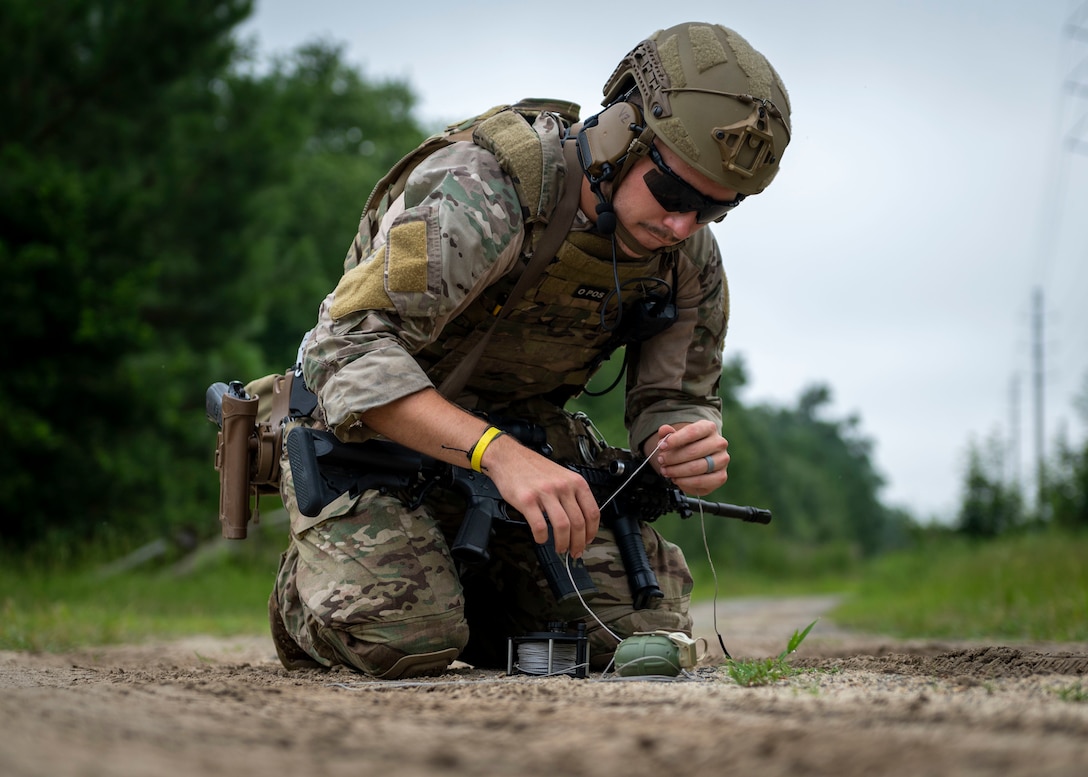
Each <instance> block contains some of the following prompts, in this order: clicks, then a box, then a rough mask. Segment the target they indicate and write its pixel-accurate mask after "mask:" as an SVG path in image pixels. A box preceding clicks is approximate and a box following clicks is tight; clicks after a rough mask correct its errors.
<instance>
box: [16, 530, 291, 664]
mask: <svg viewBox="0 0 1088 777" xmlns="http://www.w3.org/2000/svg"><path fill="white" fill-rule="evenodd" d="M246 543H250V544H249V545H248V546H247V545H246ZM246 543H232V544H231V545H230V546H228V549H227V550H226V551H224V550H222V549H221V550H220V552H218V553H215V554H213V555H212V556H211V557H209V558H206V559H204V561H203V562H202V563H201V564H199V565H198V566H197V567H196V568H195V569H193V570H191V571H187V572H185V573H181V572H178V571H177V569H176V567H174V566H173V565H172V564H165V563H163V564H159V565H158V568H155V567H154V566H152V568H149V569H144V568H142V567H141V568H140V570H138V571H131V572H125V573H122V574H117V575H113V576H103V575H102V574H101V570H102V565H101V564H94V563H89V562H84V563H83V564H82V565H80V566H79V567H78V568H73V567H71V566H66V567H64V568H60V567H56V566H53V567H50V566H49V565H47V564H42V563H40V561H38V562H37V563H31V562H30V561H28V560H26V559H10V558H9V559H6V560H5V561H4V563H0V650H28V651H44V652H57V651H63V650H68V649H71V648H75V647H81V646H89V645H109V644H117V643H126V642H139V641H143V640H147V639H153V638H171V637H181V636H187V635H194V634H212V635H218V636H230V635H237V634H260V633H264V632H266V631H267V630H268V616H267V602H268V594H269V592H270V591H271V588H272V582H273V580H274V577H275V574H276V563H277V561H276V557H277V555H278V554H277V553H274V552H273V551H272V548H271V546H270V545H269V544H268V543H266V542H264V543H262V542H253V541H250V540H247V541H246ZM175 561H176V559H175Z"/></svg>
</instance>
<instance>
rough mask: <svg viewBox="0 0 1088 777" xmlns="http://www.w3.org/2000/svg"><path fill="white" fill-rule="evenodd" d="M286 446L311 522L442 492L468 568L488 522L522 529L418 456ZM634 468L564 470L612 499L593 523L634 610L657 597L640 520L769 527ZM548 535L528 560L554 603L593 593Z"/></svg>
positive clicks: (496, 499) (367, 448)
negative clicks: (460, 500) (365, 504)
mask: <svg viewBox="0 0 1088 777" xmlns="http://www.w3.org/2000/svg"><path fill="white" fill-rule="evenodd" d="M496 425H497V426H501V424H498V423H496ZM508 428H509V427H508ZM519 436H520V435H519ZM286 445H287V455H288V458H289V460H290V463H291V474H292V479H293V481H294V487H295V498H296V500H297V502H298V508H299V511H300V512H301V513H302V514H303V515H306V516H308V517H315V516H317V515H318V514H319V513H320V512H321V510H322V509H324V508H325V506H327V505H328V504H329V503H331V502H332V501H333V500H334V499H336V498H337V497H339V496H340V495H341V494H344V493H346V492H350V493H352V494H359V493H362V492H363V491H366V490H367V489H380V490H382V491H384V492H386V493H395V494H398V495H406V496H407V499H408V504H409V507H410V508H413V509H414V508H415V507H418V506H419V505H420V504H421V503H422V502H423V500H424V498H425V497H426V496H427V494H428V493H429V492H430V490H431V489H432V488H434V487H445V488H447V489H450V490H453V491H456V492H457V493H459V494H461V495H462V496H463V497H464V498H465V499H466V501H467V503H468V507H467V510H466V512H465V518H464V520H463V521H462V523H461V526H460V528H459V529H458V532H457V536H456V538H455V539H454V543H453V545H452V546H451V552H452V554H453V556H454V558H455V559H457V560H458V561H463V562H468V563H472V562H480V561H486V560H487V559H488V558H489V553H488V550H487V546H488V543H489V541H490V538H491V533H492V531H493V528H494V524H495V522H496V521H499V522H505V523H519V524H522V525H523V526H524V525H525V524H524V519H521V518H520V517H519V518H514V517H512V516H511V515H510V514H509V512H508V509H507V508H508V505H507V504H506V502H505V501H503V499H502V496H501V495H500V494H499V491H498V489H497V488H496V487H495V484H494V483H493V482H492V480H491V478H489V477H487V475H484V474H482V473H479V472H474V471H472V470H470V469H466V468H463V467H455V466H453V465H451V464H446V463H445V462H441V461H438V460H436V459H433V458H430V457H428V456H423V455H422V454H419V453H416V452H414V451H412V450H410V449H408V448H405V447H404V446H402V445H398V444H396V443H392V442H388V441H385V440H370V441H368V442H365V443H344V442H341V441H340V440H338V439H337V438H336V437H335V435H333V434H332V433H330V432H327V431H319V430H315V429H310V428H307V427H296V428H294V429H292V430H291V431H290V432H289V433H288V435H287V443H286ZM638 464H639V462H638V461H635V460H620V461H614V462H612V464H611V465H610V466H609V467H608V468H607V469H601V468H596V467H585V466H574V465H568V467H569V469H571V470H573V471H575V472H577V473H578V474H580V475H581V476H582V477H583V478H585V480H586V482H587V483H588V484H589V487H590V490H591V491H592V492H593V495H594V498H596V499H597V501H598V503H604V502H606V501H607V500H609V498H610V497H612V499H611V501H608V503H607V505H606V506H605V507H604V509H603V510H602V511H601V519H602V522H603V523H604V525H605V526H606V527H607V528H609V529H610V530H611V531H612V533H613V534H614V535H615V538H616V543H617V545H618V547H619V550H620V557H621V558H622V560H623V564H624V567H625V570H626V572H627V579H628V583H629V585H630V588H631V594H632V597H633V599H634V606H635V609H647V608H653V607H656V606H657V604H658V603H659V601H660V599H661V598H662V597H663V595H664V594H663V593H662V591H661V588H660V587H659V586H658V582H657V576H656V575H655V574H654V571H653V569H652V568H651V566H650V563H649V560H648V559H647V557H646V548H645V546H644V545H643V542H642V533H641V531H640V528H639V521H640V520H641V521H653V520H656V519H657V518H659V517H660V516H662V515H665V514H668V513H678V514H679V515H680V516H681V517H683V518H686V517H689V516H691V515H693V514H694V513H696V512H703V513H709V514H711V515H719V516H724V517H728V518H737V519H740V520H743V521H747V522H751V523H763V524H766V523H770V521H771V513H770V512H769V511H768V510H762V509H759V508H755V507H741V506H738V505H731V504H725V503H722V502H708V501H705V500H702V499H696V498H693V497H689V496H687V495H686V494H684V493H683V492H682V491H680V490H679V489H678V488H676V487H675V486H673V485H672V484H671V483H670V482H669V481H668V480H666V479H664V478H662V477H661V476H660V475H658V474H657V472H656V471H655V470H653V469H652V468H651V467H650V466H648V465H647V466H645V467H641V468H639V467H638ZM548 531H549V539H548V542H546V543H544V544H536V553H537V558H538V560H539V561H540V563H541V566H542V568H543V571H544V574H545V577H546V578H547V580H548V584H549V586H550V587H551V589H552V592H553V593H554V594H555V596H556V599H557V600H559V601H563V600H565V599H567V598H569V597H571V596H574V595H576V593H575V591H577V592H579V593H583V594H584V593H590V592H593V591H595V590H596V588H595V587H594V586H593V583H592V581H591V580H590V579H589V575H588V573H587V572H586V571H585V567H584V566H583V565H582V564H581V563H577V564H574V565H571V566H569V572H570V574H567V570H568V567H567V566H566V565H565V564H564V562H563V561H562V560H561V559H560V558H559V556H558V554H556V552H555V548H554V544H553V543H552V540H551V536H550V533H551V528H550V527H549V529H548ZM572 578H573V581H572ZM572 583H573V584H572Z"/></svg>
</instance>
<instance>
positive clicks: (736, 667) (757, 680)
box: [725, 621, 816, 688]
mask: <svg viewBox="0 0 1088 777" xmlns="http://www.w3.org/2000/svg"><path fill="white" fill-rule="evenodd" d="M815 625H816V621H813V622H812V623H810V624H808V626H806V627H805V629H804V631H795V632H793V636H792V637H790V641H789V643H788V644H787V645H786V649H785V650H783V651H782V652H781V653H779V654H778V655H777V656H775V657H774V658H760V659H749V658H746V659H741V660H736V659H732V658H731V659H728V660H727V661H726V662H725V670H726V671H727V672H728V673H729V676H730V677H732V678H733V681H734V682H735V683H736V684H737V685H743V686H745V687H748V688H752V687H755V686H757V685H770V684H771V683H775V682H778V681H779V680H784V679H786V678H788V677H793V676H794V675H796V674H800V673H801V671H802V670H800V669H796V668H794V667H792V666H790V664H789V662H788V661H787V659H788V658H789V656H790V654H791V653H794V652H795V651H796V650H797V648H798V647H800V646H801V643H802V642H804V641H805V637H807V636H808V633H809V632H810V631H812V627H813V626H815Z"/></svg>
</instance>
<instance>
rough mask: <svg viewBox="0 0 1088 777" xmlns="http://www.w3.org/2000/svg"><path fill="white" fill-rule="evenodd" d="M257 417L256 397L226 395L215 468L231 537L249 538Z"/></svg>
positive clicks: (222, 513)
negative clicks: (250, 497)
mask: <svg viewBox="0 0 1088 777" xmlns="http://www.w3.org/2000/svg"><path fill="white" fill-rule="evenodd" d="M256 418H257V399H256V398H250V399H242V398H241V397H236V396H234V395H232V394H224V395H223V428H222V429H221V430H220V432H219V439H218V444H217V446H216V452H215V468H216V469H217V470H219V522H220V524H221V528H222V531H223V536H224V537H225V538H227V539H229V540H241V539H245V537H246V525H247V524H248V523H249V519H250V517H252V514H253V511H252V509H251V508H250V503H249V496H250V492H251V491H252V485H251V482H250V463H251V461H252V457H253V446H255V444H256V439H255V437H254V425H255V423H256Z"/></svg>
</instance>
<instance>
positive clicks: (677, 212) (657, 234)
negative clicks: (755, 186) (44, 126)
mask: <svg viewBox="0 0 1088 777" xmlns="http://www.w3.org/2000/svg"><path fill="white" fill-rule="evenodd" d="M654 148H655V149H656V152H657V154H658V159H657V160H655V159H654V158H653V155H652V154H651V155H647V156H645V157H642V158H641V159H639V160H638V161H637V162H635V164H634V165H632V167H631V169H630V170H629V171H628V173H627V175H625V176H624V178H623V180H622V181H620V184H619V186H618V187H617V189H616V192H615V194H614V195H613V198H612V204H613V207H614V208H615V211H616V215H617V217H618V218H619V220H620V221H621V222H622V224H623V226H624V227H625V228H626V229H627V231H628V232H630V233H631V235H632V236H633V237H634V238H635V239H636V240H638V241H639V242H640V243H641V244H642V245H643V246H644V247H645V248H648V249H650V250H654V251H656V250H659V249H662V248H665V247H666V246H671V245H675V244H677V243H679V242H681V241H683V240H686V239H687V238H689V237H691V236H692V235H693V234H695V233H696V232H698V231H699V230H700V229H702V228H703V227H705V226H706V224H707V223H710V222H711V221H714V220H715V219H716V218H720V217H721V216H722V215H724V212H726V211H728V210H729V209H730V206H731V205H732V204H733V203H734V201H737V192H736V191H734V190H732V189H727V188H725V187H724V186H721V185H720V184H717V183H715V182H714V181H711V180H710V179H709V178H707V177H706V176H704V175H702V174H701V173H699V172H697V171H696V170H695V169H694V168H692V167H691V166H690V165H688V164H687V163H686V162H684V161H683V160H682V159H681V158H680V157H678V156H677V155H676V154H674V153H673V152H672V151H671V150H669V148H667V147H666V146H665V145H664V144H661V143H655V144H654ZM740 199H743V198H740ZM700 221H705V223H700ZM621 245H622V241H621ZM624 252H625V253H627V254H628V255H632V256H633V255H635V253H634V252H632V251H631V250H629V249H628V247H627V246H624Z"/></svg>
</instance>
